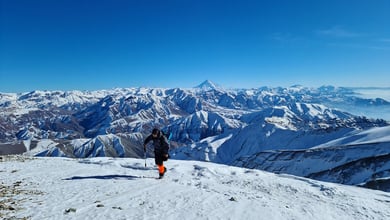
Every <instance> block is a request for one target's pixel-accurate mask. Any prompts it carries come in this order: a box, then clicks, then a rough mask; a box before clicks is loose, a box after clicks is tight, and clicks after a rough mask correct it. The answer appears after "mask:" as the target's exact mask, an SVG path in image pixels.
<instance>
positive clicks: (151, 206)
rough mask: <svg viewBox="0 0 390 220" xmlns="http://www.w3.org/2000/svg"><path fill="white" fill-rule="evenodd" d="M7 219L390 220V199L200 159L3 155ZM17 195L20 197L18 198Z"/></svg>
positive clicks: (386, 195)
mask: <svg viewBox="0 0 390 220" xmlns="http://www.w3.org/2000/svg"><path fill="white" fill-rule="evenodd" d="M4 160H5V161H3V162H1V165H2V166H1V167H2V168H1V169H2V170H1V172H0V178H1V179H2V180H3V181H2V183H1V186H2V188H3V189H8V188H9V189H11V188H14V189H16V190H13V191H12V190H9V191H7V193H6V194H5V197H6V198H8V199H9V200H7V201H8V202H7V201H1V202H2V203H4V204H2V205H3V206H4V207H9V206H12V208H13V209H15V210H14V211H12V210H7V211H4V212H2V213H1V215H2V216H1V217H3V218H10V217H11V216H12V217H16V218H25V217H28V218H29V219H32V220H38V219H76V220H78V219H80V220H84V219H101V218H103V219H196V220H198V219H259V218H264V219H270V220H273V219H275V220H279V219H302V220H305V219H319V220H328V219H329V220H330V219H331V220H333V219H345V220H349V219H351V220H355V219H362V220H364V219H389V218H390V211H389V209H388V204H389V203H390V194H389V193H385V192H381V191H373V190H369V189H364V188H358V187H351V186H343V185H339V184H332V183H325V182H320V181H315V180H310V179H305V178H299V177H294V176H289V175H276V174H271V173H267V172H264V171H259V170H248V169H243V168H237V167H230V166H225V165H217V164H212V163H204V162H196V161H176V160H169V161H168V162H167V163H166V166H167V168H168V172H167V174H166V177H165V178H164V179H162V180H156V179H155V176H156V175H157V171H156V168H155V167H153V165H152V164H153V160H152V159H148V161H147V168H145V167H144V161H143V160H138V159H129V158H126V159H124V158H107V157H105V158H90V159H81V160H75V159H65V158H33V159H28V158H4ZM12 193H16V194H17V195H14V194H12Z"/></svg>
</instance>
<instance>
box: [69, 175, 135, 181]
mask: <svg viewBox="0 0 390 220" xmlns="http://www.w3.org/2000/svg"><path fill="white" fill-rule="evenodd" d="M139 178H142V177H139V176H132V175H115V174H114V175H101V176H72V177H69V178H66V179H63V180H84V179H100V180H108V179H115V180H134V179H139Z"/></svg>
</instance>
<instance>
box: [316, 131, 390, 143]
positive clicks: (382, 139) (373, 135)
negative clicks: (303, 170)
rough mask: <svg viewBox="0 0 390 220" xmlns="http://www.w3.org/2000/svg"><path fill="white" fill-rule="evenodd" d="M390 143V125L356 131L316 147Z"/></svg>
mask: <svg viewBox="0 0 390 220" xmlns="http://www.w3.org/2000/svg"><path fill="white" fill-rule="evenodd" d="M387 142H389V143H390V126H386V127H378V128H371V129H368V130H365V131H354V132H352V133H351V134H349V135H346V136H345V137H342V138H338V139H335V140H332V141H329V142H327V143H324V144H321V145H318V146H316V147H313V149H315V148H323V147H334V146H349V145H361V144H370V143H387Z"/></svg>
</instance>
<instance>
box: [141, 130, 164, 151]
mask: <svg viewBox="0 0 390 220" xmlns="http://www.w3.org/2000/svg"><path fill="white" fill-rule="evenodd" d="M150 141H153V146H154V153H157V154H168V150H169V144H168V140H167V138H166V137H165V135H163V134H161V133H159V135H158V136H157V137H156V138H154V137H153V135H149V136H148V137H147V138H146V139H145V141H144V146H145V145H146V144H148V143H149V142H150Z"/></svg>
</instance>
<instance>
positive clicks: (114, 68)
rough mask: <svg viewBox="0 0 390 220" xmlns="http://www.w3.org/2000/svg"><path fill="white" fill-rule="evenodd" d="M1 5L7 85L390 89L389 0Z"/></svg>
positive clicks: (14, 0) (1, 71)
mask: <svg viewBox="0 0 390 220" xmlns="http://www.w3.org/2000/svg"><path fill="white" fill-rule="evenodd" d="M0 2H1V4H0V92H26V91H31V90H74V89H77V90H97V89H111V88H116V87H139V86H146V87H168V88H174V87H193V86H196V85H197V84H200V83H201V82H202V81H204V80H206V79H209V80H211V81H213V82H215V83H217V84H219V85H221V86H223V87H225V88H256V87H260V86H290V85H294V84H301V85H304V86H310V87H317V86H321V85H335V86H379V87H388V86H390V13H389V11H390V1H388V0H375V1H368V0H366V1H362V0H344V1H343V0H337V1H335V0H318V1H313V0H295V1H292V0H284V1H283V0H272V1H271V0H270V1H265V0H258V1H254V0H253V1H247V0H237V1H229V0H223V1H222V0H221V1H216V0H204V1H203V0H174V1H173V0H164V1H161V0H155V1H152V0H142V1H136V0H134V1H132V0H127V1H125V0H115V1H108V0H107V1H99V0H97V1H96V0H95V1H85V0H55V1H53V0H47V1H42V0H34V1H30V0H25V1H21V0H0Z"/></svg>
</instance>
